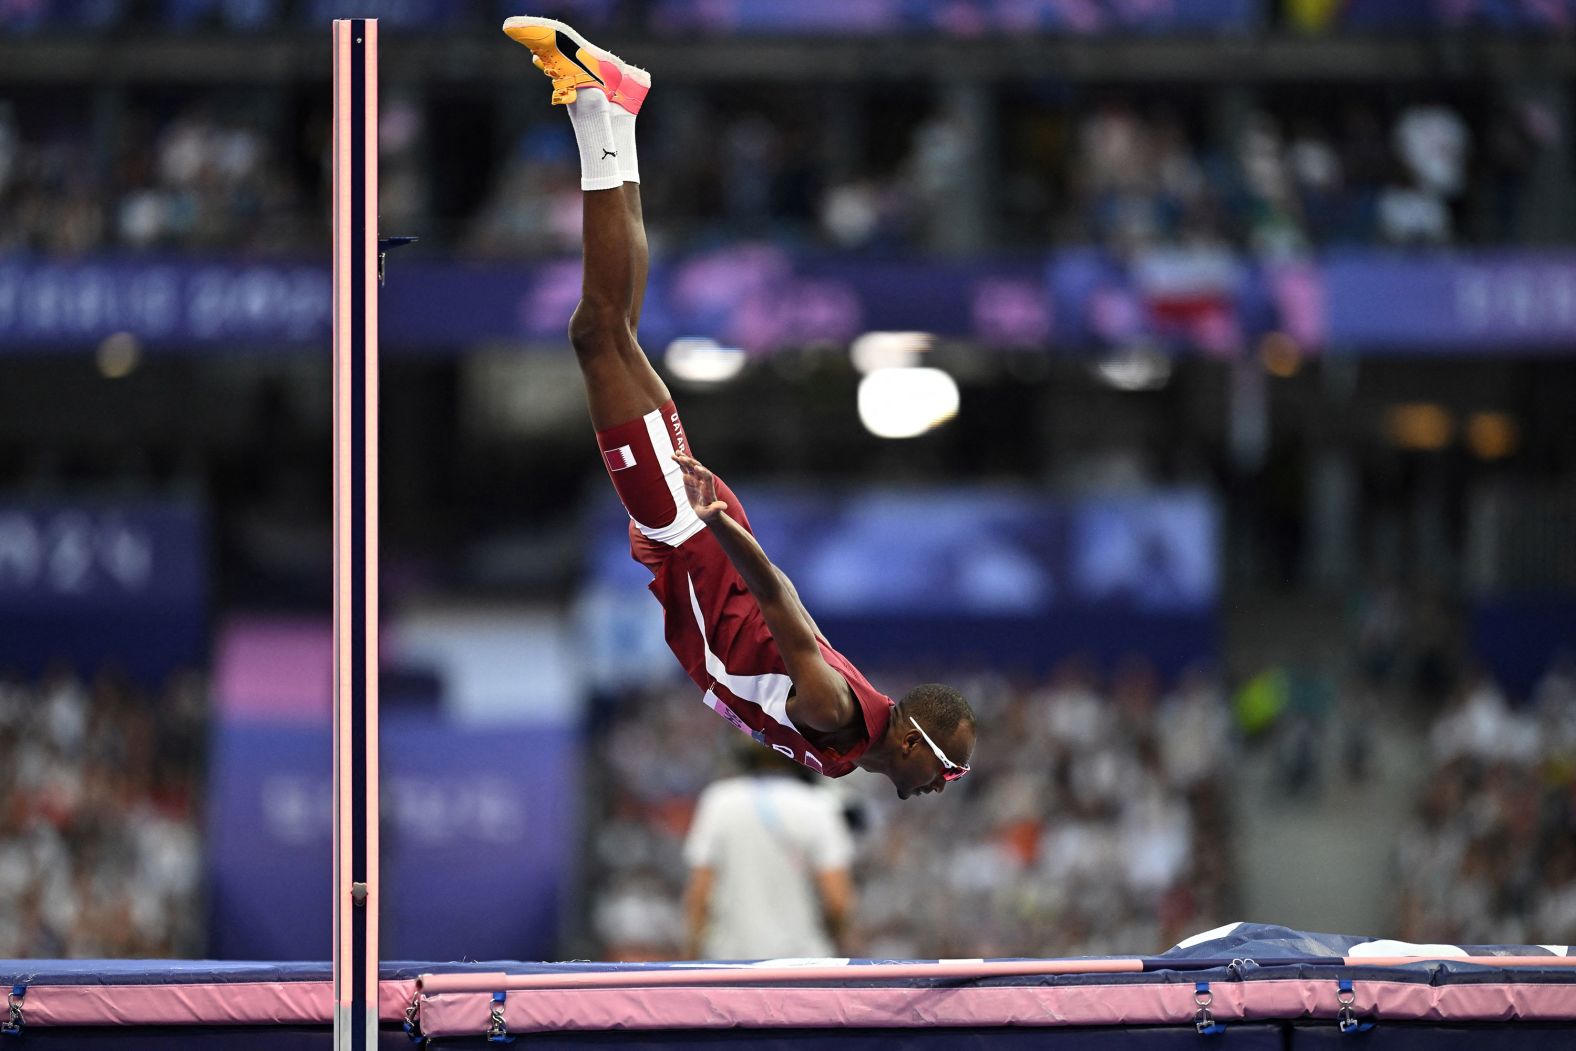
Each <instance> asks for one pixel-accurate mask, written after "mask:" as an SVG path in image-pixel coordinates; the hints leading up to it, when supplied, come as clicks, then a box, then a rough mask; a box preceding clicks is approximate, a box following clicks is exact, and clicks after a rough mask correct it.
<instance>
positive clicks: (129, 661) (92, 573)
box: [0, 500, 207, 679]
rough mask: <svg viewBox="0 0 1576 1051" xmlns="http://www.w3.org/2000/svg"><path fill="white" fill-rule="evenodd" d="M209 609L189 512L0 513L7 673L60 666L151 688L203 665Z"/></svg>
mask: <svg viewBox="0 0 1576 1051" xmlns="http://www.w3.org/2000/svg"><path fill="white" fill-rule="evenodd" d="M206 604H207V552H206V542H205V529H204V524H203V516H202V512H201V510H200V509H199V508H198V507H197V506H196V505H194V504H188V503H180V502H159V501H147V500H143V501H125V502H119V501H117V502H101V503H71V504H64V503H25V504H13V505H3V504H0V667H11V668H20V669H22V670H25V671H29V672H36V671H38V670H39V669H40V668H42V667H43V666H44V665H46V664H47V663H49V662H50V661H53V660H55V659H64V660H67V661H69V662H71V663H73V664H75V665H77V666H78V667H82V668H96V667H99V666H101V665H104V664H106V663H112V664H116V665H119V666H121V667H123V668H125V669H126V670H127V671H129V672H131V673H132V674H133V675H137V676H139V677H146V678H150V679H156V678H158V677H160V676H162V675H163V674H165V673H167V672H168V671H169V670H171V669H172V668H173V667H175V666H177V665H181V664H193V663H196V662H197V661H199V660H200V659H201V658H202V655H203V646H204V620H205V616H206Z"/></svg>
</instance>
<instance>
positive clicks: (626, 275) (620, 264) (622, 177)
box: [503, 17, 975, 799]
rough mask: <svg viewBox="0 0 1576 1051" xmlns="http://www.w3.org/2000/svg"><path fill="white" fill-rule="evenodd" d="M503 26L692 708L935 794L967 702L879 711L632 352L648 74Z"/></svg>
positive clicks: (952, 768) (604, 416) (970, 740)
mask: <svg viewBox="0 0 1576 1051" xmlns="http://www.w3.org/2000/svg"><path fill="white" fill-rule="evenodd" d="M503 28H504V32H505V33H507V34H508V35H509V36H510V38H512V39H513V40H515V41H517V42H519V43H521V44H523V45H525V46H526V47H527V48H529V49H530V50H531V52H532V55H533V56H534V57H533V61H534V62H535V64H536V65H537V67H538V68H540V69H541V70H542V72H544V73H546V74H547V75H548V77H550V78H551V79H552V82H553V104H554V105H559V106H564V107H565V108H566V109H567V110H568V111H569V117H570V120H571V122H572V123H573V124H574V129H575V139H576V141H577V142H578V144H579V147H580V164H581V181H580V186H581V189H582V191H584V193H583V197H584V233H583V237H584V251H585V264H584V277H583V282H582V289H581V299H580V305H579V307H578V308H576V310H575V312H574V316H573V317H572V318H571V319H570V322H569V339H570V341H571V342H572V343H573V344H574V348H575V355H576V357H577V358H578V359H579V362H580V370H581V373H582V375H583V376H584V377H585V384H586V397H587V400H588V401H589V403H590V409H591V423H592V426H594V427H595V428H596V436H597V444H598V445H599V446H600V447H601V450H602V459H603V461H604V462H605V464H606V465H607V470H608V473H609V475H610V476H611V477H612V479H613V486H614V488H616V489H617V490H618V495H619V498H620V499H621V500H623V502H624V507H625V508H626V509H627V510H628V511H629V516H630V527H629V535H630V547H631V552H632V554H633V555H634V557H635V558H636V560H638V561H639V562H641V563H642V564H643V565H645V566H646V567H647V568H649V569H650V570H651V572H652V576H653V579H652V581H651V585H650V587H651V591H652V594H654V595H656V597H657V600H658V601H659V602H661V603H662V608H663V610H664V612H665V614H666V629H665V630H666V635H667V641H668V645H669V646H670V647H672V649H673V652H674V654H675V655H676V656H677V657H678V659H679V663H680V664H682V665H683V666H684V670H685V671H686V672H688V673H689V676H690V678H691V679H693V680H695V684H696V685H697V686H699V687H700V688H701V689H702V690H703V691H704V692H705V698H704V699H705V702H706V704H707V706H708V707H710V708H711V709H712V710H713V711H715V712H716V713H717V714H718V715H720V716H722V717H723V718H724V719H726V720H728V721H729V722H730V723H732V724H733V725H734V726H736V727H738V728H739V729H741V730H743V731H745V732H746V733H749V734H751V735H752V736H753V737H754V738H755V739H756V740H757V741H759V742H760V743H761V744H763V745H766V746H768V747H770V748H773V749H775V750H776V751H778V752H781V753H782V754H784V755H786V756H790V757H791V758H793V759H794V760H796V761H797V762H800V763H803V764H804V765H805V766H808V767H810V768H811V769H814V770H818V771H820V772H821V773H823V774H826V775H827V776H829V777H842V776H843V775H844V774H847V773H849V772H851V771H852V770H853V769H854V768H855V767H861V768H863V769H865V770H870V771H873V772H875V773H880V774H885V775H886V776H887V777H889V778H891V779H892V783H893V785H895V786H896V788H897V794H898V795H899V796H900V797H902V798H904V799H907V798H908V797H909V796H911V795H917V794H924V793H930V792H940V791H942V790H943V789H944V788H945V787H946V785H947V783H948V782H950V781H955V780H957V779H958V778H960V777H962V776H963V775H964V774H965V773H967V772H968V769H969V761H970V760H971V758H972V757H973V753H974V731H975V719H974V713H973V711H972V710H971V709H970V708H969V705H968V702H967V701H965V700H964V699H963V697H962V695H961V694H959V693H958V692H957V691H956V690H954V689H952V688H951V687H948V686H941V685H937V684H927V685H923V686H918V687H915V688H914V689H912V690H910V691H909V692H908V693H907V694H905V695H904V696H903V698H902V700H900V701H896V702H894V701H893V700H892V699H891V698H890V697H887V696H885V695H884V694H882V693H880V692H879V691H877V690H876V689H875V687H873V686H871V685H870V683H869V682H868V681H866V679H865V677H864V676H863V675H861V674H860V673H859V670H858V669H857V668H855V667H854V666H853V664H852V663H851V662H850V661H849V660H848V658H846V657H844V656H843V655H842V654H840V653H838V652H837V651H836V650H834V649H833V648H832V647H831V645H829V644H828V643H827V641H826V639H825V638H823V637H822V636H821V633H820V631H819V630H818V629H817V628H816V626H815V622H814V621H813V620H811V618H810V614H809V613H808V612H806V610H805V608H804V605H803V603H801V602H800V601H799V594H798V592H797V591H796V590H795V589H794V586H793V584H792V583H791V582H790V581H789V580H788V578H787V577H786V576H785V575H784V574H783V573H782V571H781V570H779V569H778V568H777V567H776V566H774V565H772V563H771V562H770V561H769V560H768V559H767V557H766V555H765V553H764V552H763V551H762V550H761V547H760V545H759V544H758V543H756V541H755V537H754V535H753V534H752V533H751V532H750V520H749V518H748V517H747V516H746V514H745V512H744V507H743V505H742V504H740V503H739V499H738V497H737V496H735V495H734V493H733V491H732V490H731V489H729V488H728V486H727V485H726V484H724V483H723V481H722V480H721V479H720V478H717V477H716V476H715V475H713V474H712V473H711V472H710V471H708V470H707V469H706V468H705V467H703V466H701V464H700V463H699V462H698V461H697V460H695V459H694V457H693V455H692V450H691V448H690V446H689V441H688V438H687V437H686V435H685V433H684V426H683V424H682V423H680V422H679V414H678V411H677V410H676V409H675V408H674V405H673V399H672V396H671V395H669V393H668V389H667V387H666V386H665V385H664V384H663V382H662V380H661V378H660V377H659V376H658V375H657V373H656V371H655V370H654V369H653V368H652V367H651V363H650V362H649V361H647V360H646V355H645V352H644V351H642V350H641V348H640V344H639V343H638V342H637V340H636V337H635V332H636V328H637V326H638V324H639V321H640V308H641V303H642V301H643V300H644V298H645V293H646V267H647V250H646V233H645V227H644V223H643V220H642V217H641V206H640V174H639V169H638V166H637V164H636V158H635V116H636V114H637V113H638V112H639V111H640V107H641V105H642V103H643V102H644V101H645V99H646V95H647V92H648V91H649V90H650V88H651V78H650V77H649V76H648V75H647V74H646V73H645V71H644V70H641V69H638V68H636V67H634V66H631V65H629V64H627V63H625V62H624V61H623V60H622V59H620V58H618V57H617V56H616V55H613V54H611V53H610V52H608V51H605V50H603V49H601V48H598V47H596V46H594V45H593V44H591V43H590V42H589V41H587V40H586V39H585V38H584V37H582V36H580V35H579V34H578V33H576V32H575V31H574V30H573V29H571V28H570V27H568V26H567V25H564V24H563V23H562V22H555V21H553V20H551V19H547V18H527V17H520V18H511V19H509V20H508V21H506V22H505V23H504V26H503Z"/></svg>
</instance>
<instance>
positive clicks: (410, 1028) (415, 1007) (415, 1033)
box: [405, 993, 427, 1044]
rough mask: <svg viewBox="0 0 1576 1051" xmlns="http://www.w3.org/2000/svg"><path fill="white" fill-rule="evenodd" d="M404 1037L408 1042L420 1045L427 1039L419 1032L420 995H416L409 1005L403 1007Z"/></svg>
mask: <svg viewBox="0 0 1576 1051" xmlns="http://www.w3.org/2000/svg"><path fill="white" fill-rule="evenodd" d="M405 1035H406V1036H408V1037H410V1042H411V1043H413V1044H420V1043H423V1042H425V1041H426V1039H427V1037H426V1036H425V1034H423V1033H422V1031H421V994H420V993H417V994H416V995H415V996H412V997H411V998H410V1003H408V1004H406V1005H405Z"/></svg>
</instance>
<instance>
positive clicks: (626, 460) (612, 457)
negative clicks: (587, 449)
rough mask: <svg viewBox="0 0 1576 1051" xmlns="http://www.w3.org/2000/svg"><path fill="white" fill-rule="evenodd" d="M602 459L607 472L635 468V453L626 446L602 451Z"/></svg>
mask: <svg viewBox="0 0 1576 1051" xmlns="http://www.w3.org/2000/svg"><path fill="white" fill-rule="evenodd" d="M602 459H604V460H606V461H607V469H608V470H609V471H627V470H629V469H630V468H631V467H633V466H635V453H634V450H632V449H631V448H630V447H629V446H627V445H620V446H619V447H618V448H617V449H603V450H602Z"/></svg>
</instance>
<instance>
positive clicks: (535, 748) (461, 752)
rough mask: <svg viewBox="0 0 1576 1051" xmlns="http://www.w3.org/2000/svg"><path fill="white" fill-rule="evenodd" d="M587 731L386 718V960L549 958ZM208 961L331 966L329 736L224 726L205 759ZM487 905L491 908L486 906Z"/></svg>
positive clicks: (424, 715)
mask: <svg viewBox="0 0 1576 1051" xmlns="http://www.w3.org/2000/svg"><path fill="white" fill-rule="evenodd" d="M577 735H578V730H575V729H572V728H570V727H567V726H557V727H554V726H543V725H538V726H532V727H529V728H525V727H502V728H483V727H474V726H473V727H460V726H455V725H453V724H452V723H451V722H449V721H447V720H445V719H444V718H443V717H442V716H441V715H439V714H438V713H436V712H387V711H386V712H384V714H383V717H382V735H381V736H382V753H383V760H384V761H383V771H384V773H383V786H382V797H383V827H382V844H383V855H382V872H381V883H382V887H383V909H382V916H383V931H382V944H383V955H384V956H385V957H386V958H388V959H428V958H430V959H435V960H462V959H483V960H490V959H512V958H514V957H521V958H523V959H528V960H532V959H546V958H548V957H550V956H551V955H552V953H553V952H554V951H555V946H556V940H557V937H558V933H559V919H560V913H561V911H563V910H562V908H561V906H562V905H563V904H564V898H565V895H566V894H567V877H566V872H567V869H568V866H569V865H570V864H571V861H572V854H573V851H574V849H575V842H576V839H575V837H576V831H575V830H576V827H577V826H576V825H575V821H576V820H577V814H578V811H577V803H576V798H577V796H578V794H579V791H580V786H579V781H578V771H577V767H576V760H575V756H576V755H577V754H578V748H577V740H578V737H577ZM210 756H211V758H210V766H211V770H212V773H211V775H210V776H211V785H210V789H209V796H208V799H209V806H208V828H207V835H206V837H205V843H206V849H207V851H208V873H209V927H208V929H209V931H210V944H209V947H208V949H209V952H210V953H211V954H212V955H213V956H214V957H216V958H219V959H247V960H297V959H326V958H327V956H328V951H329V935H330V932H331V930H332V924H331V923H330V922H329V906H330V898H329V896H328V895H327V894H325V893H314V890H315V889H316V888H323V887H328V886H329V885H330V878H329V877H330V874H329V868H330V864H331V858H332V847H333V842H332V841H333V781H332V759H333V757H332V738H331V736H330V734H329V733H328V729H327V727H324V726H311V725H301V724H289V723H271V724H269V723H237V722H226V723H224V724H222V725H221V726H220V727H219V728H218V729H217V731H216V732H215V735H214V738H213V741H212V746H211V752H210ZM479 903H485V905H480V904H479Z"/></svg>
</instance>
